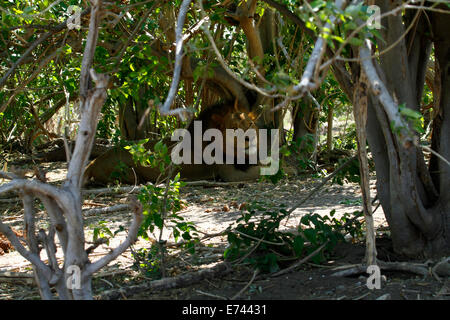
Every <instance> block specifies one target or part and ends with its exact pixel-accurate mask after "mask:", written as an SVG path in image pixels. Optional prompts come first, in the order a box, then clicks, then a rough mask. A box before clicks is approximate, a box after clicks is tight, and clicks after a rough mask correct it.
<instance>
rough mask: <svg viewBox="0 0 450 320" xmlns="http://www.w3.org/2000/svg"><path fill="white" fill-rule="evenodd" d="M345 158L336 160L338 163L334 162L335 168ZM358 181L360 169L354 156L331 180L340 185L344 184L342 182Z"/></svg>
mask: <svg viewBox="0 0 450 320" xmlns="http://www.w3.org/2000/svg"><path fill="white" fill-rule="evenodd" d="M347 160H348V159H340V160H338V163H337V164H336V168H337V167H339V166H341V165H342V164H343V163H344V162H346V161H347ZM360 181H361V175H360V171H359V161H358V159H356V158H355V159H354V160H353V161H352V162H351V163H350V164H349V165H347V166H346V167H345V168H343V169H342V170H340V171H339V172H338V173H337V174H336V175H335V176H334V177H333V179H332V180H331V182H332V183H337V184H339V185H341V186H342V185H343V184H344V182H346V183H350V182H353V183H360Z"/></svg>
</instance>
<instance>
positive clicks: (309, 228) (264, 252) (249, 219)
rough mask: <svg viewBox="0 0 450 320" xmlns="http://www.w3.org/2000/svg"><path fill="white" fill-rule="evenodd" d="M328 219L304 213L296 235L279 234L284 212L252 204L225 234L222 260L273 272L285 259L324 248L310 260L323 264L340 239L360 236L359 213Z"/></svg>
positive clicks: (285, 212) (327, 217) (331, 216)
mask: <svg viewBox="0 0 450 320" xmlns="http://www.w3.org/2000/svg"><path fill="white" fill-rule="evenodd" d="M334 215H335V211H334V210H333V211H331V212H330V216H321V215H318V214H313V213H311V214H307V215H304V216H302V218H301V221H300V224H299V226H298V229H297V233H291V232H285V231H280V230H279V227H280V223H281V221H282V220H283V219H285V218H287V216H288V212H287V211H286V210H285V209H278V210H268V209H266V208H265V207H264V206H261V205H258V204H252V205H251V206H250V207H249V208H248V209H247V210H246V211H243V212H242V213H241V217H240V218H239V219H238V220H237V221H236V223H237V226H236V227H235V228H234V229H233V230H230V231H229V232H228V235H227V236H228V243H229V245H228V248H227V249H226V250H225V252H224V257H225V259H228V260H231V261H240V260H243V261H244V262H245V263H248V264H250V265H252V266H253V267H254V268H258V269H259V270H261V271H263V272H276V271H278V270H279V269H280V268H281V266H280V265H281V264H283V263H285V261H287V260H292V259H298V258H300V257H303V256H307V255H309V254H311V253H312V252H314V251H315V250H317V249H318V248H319V247H321V246H322V245H324V247H323V249H322V250H320V251H319V252H318V253H317V254H316V255H314V256H313V257H312V258H311V260H312V261H313V262H315V263H322V262H324V261H325V260H326V259H327V257H328V256H329V254H330V253H331V252H332V250H333V248H334V247H335V246H336V244H337V243H338V242H340V241H345V240H344V236H345V235H346V234H350V236H351V237H352V238H358V237H361V236H362V232H363V231H362V227H363V225H362V223H361V222H360V221H359V220H358V218H360V217H361V215H362V213H361V212H356V213H354V214H352V215H351V214H348V213H345V214H344V215H343V216H342V217H341V218H339V219H338V218H335V217H334Z"/></svg>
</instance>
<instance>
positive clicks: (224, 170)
mask: <svg viewBox="0 0 450 320" xmlns="http://www.w3.org/2000/svg"><path fill="white" fill-rule="evenodd" d="M195 120H196V121H201V125H202V132H201V135H202V136H203V133H204V132H205V131H206V130H208V129H218V130H220V132H221V133H222V136H223V137H224V139H223V147H222V148H221V151H223V153H224V158H223V164H206V163H205V162H204V161H202V163H201V164H193V163H194V162H193V161H191V162H190V163H191V164H181V165H179V166H176V167H175V170H174V172H173V175H175V174H176V173H177V172H180V176H181V178H182V179H183V180H191V181H192V180H208V179H221V180H223V181H244V180H253V179H257V178H258V177H259V174H260V166H259V165H258V164H249V161H248V159H249V157H250V156H251V155H252V154H254V153H256V152H257V148H256V146H257V143H256V141H254V140H253V139H251V138H246V139H244V140H243V139H234V138H233V139H231V140H230V139H227V134H226V129H242V130H243V131H246V130H247V129H255V131H256V132H257V129H258V128H257V126H256V124H255V116H254V114H253V113H251V112H247V111H243V110H241V109H240V108H239V106H238V105H237V104H236V103H232V102H225V103H220V104H216V105H214V106H211V107H209V108H207V109H206V110H204V111H202V112H201V113H200V114H199V116H198V117H197V119H195ZM197 124H198V123H197ZM187 130H188V132H189V133H190V134H191V137H194V122H191V124H190V126H189V127H188V129H187ZM235 140H237V143H235ZM176 144H177V142H173V141H168V142H166V145H167V146H168V147H169V150H171V149H172V148H173V147H174V146H175V145H176ZM208 144H209V142H202V152H203V150H204V149H205V147H206V146H207V145H208ZM154 145H155V142H149V143H147V144H146V145H145V147H146V148H149V149H152V148H153V146H154ZM191 146H192V149H191V150H192V152H191V153H192V157H194V152H195V150H194V142H192V143H191ZM231 147H232V148H233V151H234V152H233V155H234V159H231V160H233V162H232V163H233V164H226V158H227V154H226V153H227V150H228V151H230V150H231V149H230V148H231ZM227 148H228V149H227ZM242 151H243V152H242ZM239 154H240V155H242V154H244V158H245V163H241V162H242V159H241V161H238V159H237V156H238V155H239ZM229 158H230V157H229ZM192 160H193V159H192ZM167 175H168V173H167V172H165V173H163V174H161V172H160V170H159V169H158V168H153V167H147V166H142V165H140V164H138V163H135V162H134V160H133V158H132V155H131V154H130V153H129V152H128V151H127V150H124V149H123V148H120V147H115V148H112V149H110V150H108V151H107V152H105V153H104V154H102V155H101V156H99V157H98V158H96V159H95V160H93V161H92V162H91V163H90V164H89V165H88V166H87V168H86V171H85V175H84V182H85V183H88V182H91V180H93V182H94V183H96V184H107V183H110V182H114V181H120V182H121V183H125V184H135V183H144V182H148V181H150V182H157V180H158V179H160V178H161V177H164V176H167Z"/></svg>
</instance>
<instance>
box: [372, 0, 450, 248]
mask: <svg viewBox="0 0 450 320" xmlns="http://www.w3.org/2000/svg"><path fill="white" fill-rule="evenodd" d="M398 2H399V1H377V4H378V5H379V6H380V7H381V8H382V11H383V12H386V11H388V10H390V9H392V8H394V7H395V6H398V4H399V3H398ZM416 13H417V11H414V12H413V13H412V14H410V13H409V12H407V14H406V16H405V17H404V18H405V22H406V27H407V26H408V24H409V23H411V21H412V18H413V16H414V14H416ZM419 14H420V13H419ZM431 16H432V19H430V20H431V23H432V27H433V30H432V31H433V34H434V38H433V40H434V45H435V50H436V51H435V52H436V60H437V61H438V64H439V66H440V68H439V69H440V70H439V71H440V78H441V83H442V90H441V96H440V99H439V100H440V105H439V106H435V108H438V109H439V110H440V112H439V115H438V117H440V121H441V124H439V123H435V130H434V132H433V140H434V145H433V147H434V148H435V151H436V152H438V153H440V154H441V155H442V156H443V157H444V158H446V159H449V158H450V144H449V143H450V141H449V140H450V116H449V115H448V113H449V112H450V96H449V94H450V79H449V63H450V39H449V38H448V37H447V34H446V33H448V30H450V20H449V19H448V16H447V15H445V14H441V13H435V12H434V13H433V14H432V15H431ZM426 21H427V18H426V17H425V16H424V15H423V14H421V16H420V17H419V19H418V20H417V21H416V23H417V26H415V27H416V29H417V31H416V32H414V33H409V34H408V36H407V37H406V38H405V39H404V40H402V41H400V43H399V44H397V46H395V47H394V48H392V49H391V50H389V51H388V52H387V53H385V54H383V55H382V56H381V57H380V64H379V70H378V71H379V74H380V77H381V78H382V79H383V76H384V77H385V78H384V79H383V82H384V83H385V85H386V86H387V88H388V90H389V91H390V93H391V95H392V96H393V97H396V99H397V101H396V102H397V103H398V104H399V105H400V104H402V103H405V105H406V107H408V108H410V109H412V110H416V111H419V108H420V101H421V97H422V91H423V87H424V80H425V68H426V66H427V61H428V58H429V54H430V49H431V38H430V37H429V36H428V35H427V33H428V32H429V30H426V29H427V28H428V23H427V22H426ZM383 32H384V34H383V35H384V39H385V40H386V44H380V50H383V49H386V48H388V47H389V46H391V45H392V44H393V43H394V42H395V41H397V40H398V39H400V38H401V35H402V34H403V33H404V32H405V26H404V25H403V22H402V16H401V15H397V16H389V17H388V18H386V19H385V20H384V29H383ZM368 117H369V118H368V127H367V133H368V142H369V146H370V149H371V151H372V155H373V158H374V161H375V167H376V172H377V189H378V198H379V199H380V202H381V205H382V207H383V210H384V213H385V215H386V219H387V221H388V223H389V226H390V228H391V235H392V240H393V245H394V249H395V251H396V252H398V253H400V254H404V255H407V256H410V257H421V256H427V257H428V256H440V255H443V254H446V253H448V252H450V237H449V235H450V228H449V221H450V193H449V192H448V190H449V188H450V168H449V166H448V165H447V164H445V163H444V162H443V161H442V160H436V159H434V160H433V161H432V163H434V164H435V165H434V167H436V166H437V167H438V170H439V173H436V175H435V178H434V179H432V177H433V176H432V174H431V172H430V170H429V169H428V167H427V165H426V162H425V159H424V154H423V152H422V150H421V148H420V146H412V147H407V146H404V145H403V144H402V143H401V140H400V139H399V137H398V135H397V134H396V133H393V131H392V129H391V126H390V123H389V120H388V118H387V116H386V113H385V111H384V110H383V107H382V106H381V104H380V103H379V101H378V100H377V98H376V95H372V97H371V99H370V100H369V106H368ZM435 135H437V136H438V137H436V136H435ZM436 164H437V165H436Z"/></svg>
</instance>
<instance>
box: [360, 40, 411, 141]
mask: <svg viewBox="0 0 450 320" xmlns="http://www.w3.org/2000/svg"><path fill="white" fill-rule="evenodd" d="M368 45H370V43H369V44H367V43H366V44H364V45H362V46H361V47H360V48H359V56H360V57H361V58H362V59H361V65H362V67H363V69H364V72H365V74H366V75H367V79H368V81H369V84H370V87H371V89H372V94H373V95H374V96H375V97H376V98H377V99H378V100H379V101H380V103H381V105H382V106H383V109H384V111H385V112H386V115H387V117H388V119H389V121H390V122H391V123H392V124H393V125H394V128H398V129H399V131H400V140H401V141H402V143H403V145H404V146H405V147H407V148H409V147H410V146H412V145H413V142H414V139H413V137H412V134H411V131H410V130H409V127H408V124H407V123H406V121H405V120H403V118H402V117H401V115H400V112H399V111H398V105H397V103H396V102H395V101H394V99H393V98H392V97H391V95H390V93H389V91H388V90H387V88H386V87H385V85H384V83H383V81H381V79H380V77H379V76H378V73H377V70H376V68H375V66H374V62H373V60H372V59H371V54H370V50H369V48H368Z"/></svg>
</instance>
